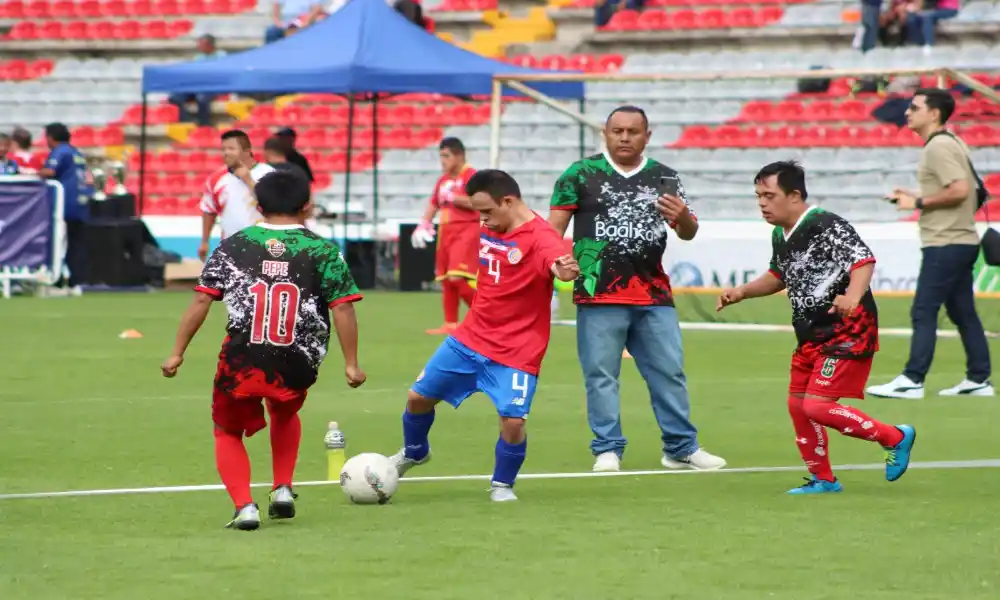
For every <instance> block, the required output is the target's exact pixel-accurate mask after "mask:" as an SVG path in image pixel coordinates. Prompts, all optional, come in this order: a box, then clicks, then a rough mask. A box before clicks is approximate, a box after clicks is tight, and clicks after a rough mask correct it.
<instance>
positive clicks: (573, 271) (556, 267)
mask: <svg viewBox="0 0 1000 600" xmlns="http://www.w3.org/2000/svg"><path fill="white" fill-rule="evenodd" d="M552 273H553V274H554V275H555V276H556V279H558V280H559V281H573V280H574V279H576V278H577V277H579V276H580V265H579V264H577V262H576V259H575V258H573V255H571V254H564V255H563V256H560V257H559V258H557V259H556V261H555V262H554V263H552Z"/></svg>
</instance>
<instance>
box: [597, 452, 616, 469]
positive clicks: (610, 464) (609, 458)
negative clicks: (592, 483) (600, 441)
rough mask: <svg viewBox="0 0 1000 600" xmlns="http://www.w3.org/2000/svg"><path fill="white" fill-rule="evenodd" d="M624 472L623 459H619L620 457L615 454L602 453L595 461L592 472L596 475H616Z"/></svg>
mask: <svg viewBox="0 0 1000 600" xmlns="http://www.w3.org/2000/svg"><path fill="white" fill-rule="evenodd" d="M621 470H622V459H620V458H618V455H617V454H615V453H614V452H602V453H600V454H598V455H597V460H595V461H594V468H593V469H592V471H594V472H595V473H616V472H618V471H621Z"/></svg>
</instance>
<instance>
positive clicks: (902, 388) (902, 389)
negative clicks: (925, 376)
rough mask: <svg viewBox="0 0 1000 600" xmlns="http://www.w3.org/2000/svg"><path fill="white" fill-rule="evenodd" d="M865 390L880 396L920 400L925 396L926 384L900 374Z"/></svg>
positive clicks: (869, 393) (872, 394)
mask: <svg viewBox="0 0 1000 600" xmlns="http://www.w3.org/2000/svg"><path fill="white" fill-rule="evenodd" d="M865 392H867V393H868V395H870V396H877V397H879V398H901V399H903V400H920V399H921V398H923V397H924V384H922V383H917V382H916V381H913V380H912V379H910V378H909V377H907V376H906V375H900V376H898V377H896V378H895V379H893V380H892V381H890V382H889V383H883V384H882V385H872V386H869V387H868V389H867V390H865Z"/></svg>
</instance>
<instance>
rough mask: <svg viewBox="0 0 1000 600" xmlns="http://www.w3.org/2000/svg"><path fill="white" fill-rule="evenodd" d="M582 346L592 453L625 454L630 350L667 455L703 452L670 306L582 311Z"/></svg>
mask: <svg viewBox="0 0 1000 600" xmlns="http://www.w3.org/2000/svg"><path fill="white" fill-rule="evenodd" d="M576 344H577V352H578V353H579V355H580V366H581V367H582V368H583V377H584V380H585V382H586V386H587V419H588V421H589V422H590V429H591V431H593V432H594V440H593V441H592V442H591V443H590V451H591V452H592V453H593V454H594V455H595V456H596V455H598V454H601V453H603V452H615V453H616V454H618V455H619V456H621V455H622V453H623V452H624V451H625V446H626V445H627V444H628V440H626V439H625V437H624V436H623V435H622V424H621V402H620V396H619V387H620V383H619V376H620V375H621V367H622V350H624V349H625V348H626V347H627V348H628V351H629V352H630V353H631V354H632V357H633V358H634V359H635V364H636V366H637V367H638V368H639V373H640V374H641V375H642V378H643V379H645V380H646V386H647V387H648V388H649V397H650V401H651V402H652V405H653V414H654V415H655V416H656V423H657V425H659V427H660V432H661V434H662V435H661V439H662V440H663V451H664V453H666V454H667V456H669V457H671V458H677V459H679V458H684V457H687V456H690V455H691V454H693V453H694V452H695V451H696V450H697V449H698V431H697V430H696V429H695V427H694V425H692V424H691V419H690V413H691V410H690V408H691V407H690V402H689V399H688V392H687V378H686V377H685V376H684V351H683V348H682V346H681V329H680V323H679V322H678V320H677V311H676V310H674V308H673V307H670V306H622V305H596V306H594V305H592V306H577V308H576Z"/></svg>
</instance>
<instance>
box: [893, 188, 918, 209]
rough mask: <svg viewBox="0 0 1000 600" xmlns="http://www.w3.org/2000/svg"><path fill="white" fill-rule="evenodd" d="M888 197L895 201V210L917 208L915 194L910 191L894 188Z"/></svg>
mask: <svg viewBox="0 0 1000 600" xmlns="http://www.w3.org/2000/svg"><path fill="white" fill-rule="evenodd" d="M889 197H890V198H892V199H893V200H895V201H896V209H897V210H916V209H917V195H916V194H914V193H913V192H911V191H908V190H904V189H900V188H896V189H894V190H893V191H892V195H891V196H889Z"/></svg>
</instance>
